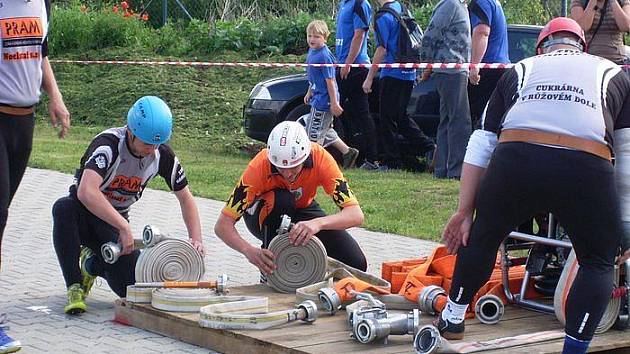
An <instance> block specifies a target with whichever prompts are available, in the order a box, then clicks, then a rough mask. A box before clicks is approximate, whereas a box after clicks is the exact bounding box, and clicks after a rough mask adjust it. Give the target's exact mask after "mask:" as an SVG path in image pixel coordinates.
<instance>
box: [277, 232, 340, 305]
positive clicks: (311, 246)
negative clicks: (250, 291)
mask: <svg viewBox="0 0 630 354" xmlns="http://www.w3.org/2000/svg"><path fill="white" fill-rule="evenodd" d="M269 250H270V251H271V252H273V254H274V255H275V256H276V265H277V267H278V268H277V269H276V270H275V271H274V272H273V273H271V275H269V276H268V277H267V284H268V285H269V286H270V287H271V288H272V289H274V290H276V291H278V292H281V293H294V292H295V291H296V290H297V289H299V288H302V287H304V286H307V285H311V284H314V283H318V282H321V281H323V280H324V278H325V277H326V268H327V267H326V266H327V260H328V257H327V256H326V248H324V245H323V244H322V242H321V241H320V240H319V239H317V238H316V237H313V238H311V240H310V241H309V242H308V243H307V244H306V245H304V246H294V245H292V244H291V243H290V242H289V234H288V233H286V232H285V233H281V234H279V235H278V236H276V237H275V238H274V239H273V240H271V242H270V243H269Z"/></svg>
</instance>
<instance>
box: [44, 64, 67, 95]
mask: <svg viewBox="0 0 630 354" xmlns="http://www.w3.org/2000/svg"><path fill="white" fill-rule="evenodd" d="M42 89H43V90H44V91H46V94H48V97H49V98H50V99H51V100H60V99H62V96H61V91H59V87H58V86H57V80H56V79H55V74H54V73H53V70H52V67H51V66H50V61H49V60H48V57H44V59H43V60H42Z"/></svg>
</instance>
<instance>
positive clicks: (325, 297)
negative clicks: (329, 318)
mask: <svg viewBox="0 0 630 354" xmlns="http://www.w3.org/2000/svg"><path fill="white" fill-rule="evenodd" d="M317 297H318V298H319V301H320V302H321V303H322V306H323V308H322V311H324V312H326V313H327V314H330V315H334V314H335V313H336V312H337V311H338V310H339V309H340V308H341V298H340V297H339V294H337V292H336V291H335V289H333V288H321V289H319V292H318V293H317Z"/></svg>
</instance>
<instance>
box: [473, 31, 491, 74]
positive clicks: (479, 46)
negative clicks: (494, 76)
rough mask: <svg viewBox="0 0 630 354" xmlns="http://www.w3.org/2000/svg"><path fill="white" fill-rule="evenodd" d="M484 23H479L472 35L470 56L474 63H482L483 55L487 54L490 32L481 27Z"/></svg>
mask: <svg viewBox="0 0 630 354" xmlns="http://www.w3.org/2000/svg"><path fill="white" fill-rule="evenodd" d="M481 26H484V25H479V26H477V27H475V29H474V30H473V35H472V52H471V56H470V60H471V62H472V63H475V64H476V63H481V60H482V59H483V56H484V55H485V54H486V50H487V49H488V37H489V33H486V31H485V30H484V29H480V28H479V27H481Z"/></svg>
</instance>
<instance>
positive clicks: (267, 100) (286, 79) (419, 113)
mask: <svg viewBox="0 0 630 354" xmlns="http://www.w3.org/2000/svg"><path fill="white" fill-rule="evenodd" d="M541 28H542V27H540V26H531V25H509V26H508V47H509V55H510V60H511V61H512V62H517V61H519V60H521V59H523V58H526V57H529V56H532V55H534V54H535V46H536V40H537V38H538V33H539V32H540V30H541ZM374 84H378V80H376V79H375V80H374ZM307 89H308V81H307V79H306V74H296V75H288V76H281V77H277V78H273V79H269V80H266V81H263V82H260V83H258V84H256V86H255V87H254V88H253V89H252V91H251V93H250V94H249V99H248V100H247V103H246V104H245V107H243V126H244V128H245V134H246V135H247V136H249V137H250V138H253V139H256V140H259V141H262V142H266V141H267V137H268V136H269V132H271V129H272V128H273V127H274V126H275V125H276V124H278V123H280V122H281V121H284V120H297V119H298V118H299V117H301V116H302V115H304V114H307V113H308V112H309V106H307V105H305V104H304V101H303V98H304V95H305V94H306V91H307ZM372 92H373V94H371V95H370V111H371V112H372V113H373V114H377V113H378V96H377V95H376V94H374V93H375V92H378V90H376V89H374V88H373V90H372ZM439 107H440V99H439V96H438V94H437V92H436V91H435V82H434V80H432V79H429V80H427V81H425V82H422V83H420V84H418V85H416V86H415V87H414V89H413V92H412V93H411V99H410V100H409V106H408V107H407V113H408V114H409V116H410V117H412V118H413V119H414V120H415V121H416V123H417V124H418V126H419V127H420V128H421V129H422V130H423V131H424V132H425V134H427V135H428V136H430V137H435V134H436V130H437V126H438V123H439V121H440V113H439ZM335 127H336V128H337V126H335Z"/></svg>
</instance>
